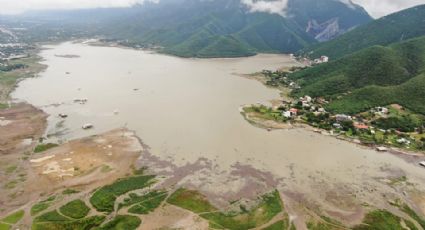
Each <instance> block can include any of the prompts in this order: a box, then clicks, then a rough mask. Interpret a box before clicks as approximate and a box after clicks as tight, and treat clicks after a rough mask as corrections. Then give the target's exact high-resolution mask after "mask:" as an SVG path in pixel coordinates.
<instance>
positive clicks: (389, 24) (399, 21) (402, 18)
mask: <svg viewBox="0 0 425 230" xmlns="http://www.w3.org/2000/svg"><path fill="white" fill-rule="evenodd" d="M424 23H425V5H420V6H416V7H413V8H410V9H407V10H403V11H400V12H397V13H394V14H391V15H389V16H386V17H383V18H380V19H378V20H375V21H373V22H370V23H368V24H365V25H363V26H360V27H358V28H356V29H354V30H352V31H350V32H347V33H345V34H344V35H342V36H340V37H338V38H336V39H334V40H332V41H329V42H325V43H321V44H317V45H313V46H311V47H308V48H306V49H304V50H303V51H302V53H311V56H312V57H314V58H316V57H319V56H321V55H326V56H329V57H331V58H332V59H336V58H340V57H343V56H344V55H347V54H351V53H353V52H356V51H358V50H361V49H363V48H367V47H370V46H373V45H383V46H386V45H389V44H391V43H395V42H400V41H403V40H408V39H411V38H415V37H418V36H423V35H425V26H423V25H424Z"/></svg>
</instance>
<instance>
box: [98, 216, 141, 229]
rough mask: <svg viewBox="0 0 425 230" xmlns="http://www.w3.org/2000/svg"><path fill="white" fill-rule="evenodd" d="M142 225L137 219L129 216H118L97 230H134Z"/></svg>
mask: <svg viewBox="0 0 425 230" xmlns="http://www.w3.org/2000/svg"><path fill="white" fill-rule="evenodd" d="M141 223H142V221H141V220H140V218H139V217H136V216H130V215H119V216H116V217H115V218H114V219H113V220H111V221H109V222H108V223H106V224H104V225H102V226H101V227H99V228H98V229H97V230H134V229H137V227H139V225H140V224H141Z"/></svg>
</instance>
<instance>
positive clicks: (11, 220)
mask: <svg viewBox="0 0 425 230" xmlns="http://www.w3.org/2000/svg"><path fill="white" fill-rule="evenodd" d="M24 215H25V212H24V210H19V211H17V212H14V213H12V214H10V215H8V216H6V217H5V218H3V219H1V221H2V222H4V223H7V224H16V223H18V222H19V221H20V220H21V219H22V217H24Z"/></svg>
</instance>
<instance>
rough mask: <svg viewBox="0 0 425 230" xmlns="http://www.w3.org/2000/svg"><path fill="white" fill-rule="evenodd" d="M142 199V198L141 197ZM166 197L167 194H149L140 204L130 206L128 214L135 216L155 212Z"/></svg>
mask: <svg viewBox="0 0 425 230" xmlns="http://www.w3.org/2000/svg"><path fill="white" fill-rule="evenodd" d="M142 197H143V196H142ZM166 197H167V192H157V193H149V194H147V195H145V199H143V201H142V202H140V203H138V204H136V205H134V206H132V207H131V208H130V209H129V210H128V212H129V213H135V214H148V213H149V212H152V211H153V210H155V209H156V208H157V207H159V205H161V203H162V202H163V201H164V200H165V198H166Z"/></svg>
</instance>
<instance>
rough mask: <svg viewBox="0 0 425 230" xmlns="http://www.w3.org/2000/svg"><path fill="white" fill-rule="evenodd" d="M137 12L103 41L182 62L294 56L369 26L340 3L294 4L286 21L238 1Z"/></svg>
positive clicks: (174, 0)
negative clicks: (153, 49) (149, 48)
mask: <svg viewBox="0 0 425 230" xmlns="http://www.w3.org/2000/svg"><path fill="white" fill-rule="evenodd" d="M137 8H138V9H139V10H138V11H137V13H135V14H132V15H130V16H128V17H122V18H120V19H119V20H118V21H116V22H114V23H113V24H111V25H109V26H108V27H107V30H109V31H108V32H105V35H107V37H109V38H114V39H126V40H129V42H131V43H136V44H142V45H155V46H161V47H164V48H163V52H166V53H171V54H174V55H178V56H184V57H192V56H196V57H223V56H226V57H233V56H247V55H251V54H255V53H257V52H283V53H292V52H296V51H298V50H300V49H302V48H304V47H306V46H308V45H310V44H313V43H316V42H317V41H323V40H328V39H331V38H334V37H336V36H338V35H340V34H342V33H344V32H346V31H348V30H350V29H352V28H354V27H356V26H358V25H360V24H363V23H366V22H369V21H370V20H371V17H370V16H369V15H368V14H367V13H366V11H364V9H363V8H361V7H360V6H358V5H354V4H353V5H347V4H346V3H343V2H341V1H338V0H290V1H289V2H288V9H287V11H286V14H285V16H284V17H283V16H282V15H279V14H270V13H265V12H252V11H251V10H250V9H249V7H247V6H246V5H244V4H242V3H241V2H240V0H214V1H201V0H169V1H160V2H159V3H157V4H152V3H151V4H145V5H143V6H138V7H137ZM329 22H332V23H329ZM313 25H314V26H313ZM110 28H114V29H112V30H111V29H110ZM115 28H116V29H115Z"/></svg>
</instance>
